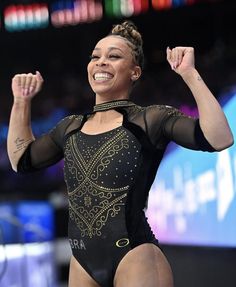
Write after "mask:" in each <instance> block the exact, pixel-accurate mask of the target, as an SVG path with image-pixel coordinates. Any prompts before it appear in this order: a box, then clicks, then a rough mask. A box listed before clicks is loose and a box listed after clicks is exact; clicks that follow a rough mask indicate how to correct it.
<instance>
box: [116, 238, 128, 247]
mask: <svg viewBox="0 0 236 287" xmlns="http://www.w3.org/2000/svg"><path fill="white" fill-rule="evenodd" d="M128 244H129V239H128V238H121V239H119V240H117V241H116V246H117V247H125V246H127V245H128Z"/></svg>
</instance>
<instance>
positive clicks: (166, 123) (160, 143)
mask: <svg viewBox="0 0 236 287" xmlns="http://www.w3.org/2000/svg"><path fill="white" fill-rule="evenodd" d="M116 110H117V111H119V112H120V113H122V114H123V115H124V120H123V125H124V126H125V125H129V124H133V125H135V126H136V128H137V129H138V130H140V131H143V132H144V133H145V134H146V137H147V140H149V141H150V143H151V144H152V145H153V147H155V148H156V149H165V148H166V146H167V144H168V143H169V142H170V141H173V142H175V143H176V144H178V145H180V146H182V147H185V148H188V149H193V150H202V151H208V152H213V151H215V149H214V148H213V147H212V146H211V145H210V144H209V143H208V142H207V140H206V138H205V137H204V135H203V132H202V130H201V128H200V125H199V120H198V119H195V118H192V117H189V116H186V115H184V114H183V113H182V112H180V111H179V110H178V109H176V108H173V107H169V106H164V105H153V106H148V107H140V106H138V105H135V106H132V107H122V108H116ZM89 116H90V114H87V115H83V116H82V115H72V116H69V117H66V118H64V119H63V120H61V121H60V122H59V123H58V124H57V125H56V126H55V127H54V128H53V129H52V130H51V131H50V132H49V133H48V134H45V135H42V136H41V137H39V138H37V139H36V141H34V142H33V143H31V144H30V146H29V147H28V149H27V150H26V151H25V153H24V155H23V156H22V158H21V159H20V161H19V164H18V171H19V172H27V171H34V170H37V169H40V168H43V167H48V166H50V165H52V164H55V163H56V162H57V161H59V160H61V159H62V158H63V144H64V140H65V138H66V137H67V136H68V135H69V134H70V133H71V132H73V131H76V130H79V129H81V127H82V125H83V123H84V122H85V121H86V120H87V118H88V117H89Z"/></svg>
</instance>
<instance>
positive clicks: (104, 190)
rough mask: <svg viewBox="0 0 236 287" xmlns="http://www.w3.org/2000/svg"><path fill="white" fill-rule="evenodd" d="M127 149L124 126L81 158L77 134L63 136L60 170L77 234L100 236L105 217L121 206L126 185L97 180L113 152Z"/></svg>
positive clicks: (114, 213)
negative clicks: (88, 155) (64, 140)
mask: <svg viewBox="0 0 236 287" xmlns="http://www.w3.org/2000/svg"><path fill="white" fill-rule="evenodd" d="M128 148H129V141H128V139H127V133H126V131H125V130H124V129H120V130H118V132H116V133H113V134H112V136H111V137H110V138H108V139H107V140H105V141H103V143H102V144H101V145H98V146H97V148H96V149H94V151H93V155H92V156H90V157H85V155H84V153H83V152H82V149H81V147H80V145H79V143H78V134H73V135H71V136H70V137H69V138H68V139H67V141H66V145H65V169H64V172H65V179H66V183H67V186H68V194H69V216H70V219H71V220H72V221H74V222H75V224H76V226H77V227H78V228H79V230H80V232H81V237H85V236H88V237H90V238H92V237H94V236H101V235H102V228H103V227H104V226H105V224H106V222H107V220H108V219H109V218H112V217H115V216H116V215H117V214H118V213H119V212H120V211H121V208H122V206H124V205H125V198H126V197H127V191H128V189H129V185H124V186H121V187H114V188H111V187H105V186H103V185H102V184H101V182H100V181H99V180H98V179H99V177H100V176H101V174H102V172H103V171H104V170H105V169H106V168H107V167H108V166H109V165H110V164H111V162H112V160H113V157H114V155H115V154H117V153H118V152H119V151H122V150H124V149H126V150H127V149H128ZM71 179H72V180H73V181H74V185H73V186H71ZM69 182H70V184H69ZM99 182H100V183H99Z"/></svg>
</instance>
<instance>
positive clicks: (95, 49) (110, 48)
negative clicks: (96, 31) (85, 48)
mask: <svg viewBox="0 0 236 287" xmlns="http://www.w3.org/2000/svg"><path fill="white" fill-rule="evenodd" d="M93 50H94V51H98V50H101V48H94V49H93ZM108 50H109V51H111V50H119V51H121V52H122V53H124V52H123V51H122V50H121V49H120V48H118V47H113V46H112V47H109V48H108Z"/></svg>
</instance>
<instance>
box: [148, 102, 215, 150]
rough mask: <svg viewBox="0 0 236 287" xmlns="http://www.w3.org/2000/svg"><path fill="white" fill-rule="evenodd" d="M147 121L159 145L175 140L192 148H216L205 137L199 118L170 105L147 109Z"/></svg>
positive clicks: (153, 139) (154, 140) (153, 138)
mask: <svg viewBox="0 0 236 287" xmlns="http://www.w3.org/2000/svg"><path fill="white" fill-rule="evenodd" d="M147 123H148V126H149V129H150V130H151V135H150V137H151V139H152V142H155V145H156V146H157V147H159V146H160V145H161V146H163V145H164V144H167V143H168V142H169V141H173V142H175V143H176V144H178V145H180V146H182V147H185V148H188V149H192V150H202V151H209V152H213V151H215V149H214V148H213V147H212V146H211V145H210V144H209V142H208V141H207V139H206V138H205V136H204V134H203V132H202V130H201V127H200V124H199V120H198V119H197V118H193V117H190V116H187V115H185V114H184V113H182V112H181V111H179V110H178V109H176V108H174V107H170V106H158V105H157V106H153V107H151V109H150V111H147Z"/></svg>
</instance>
